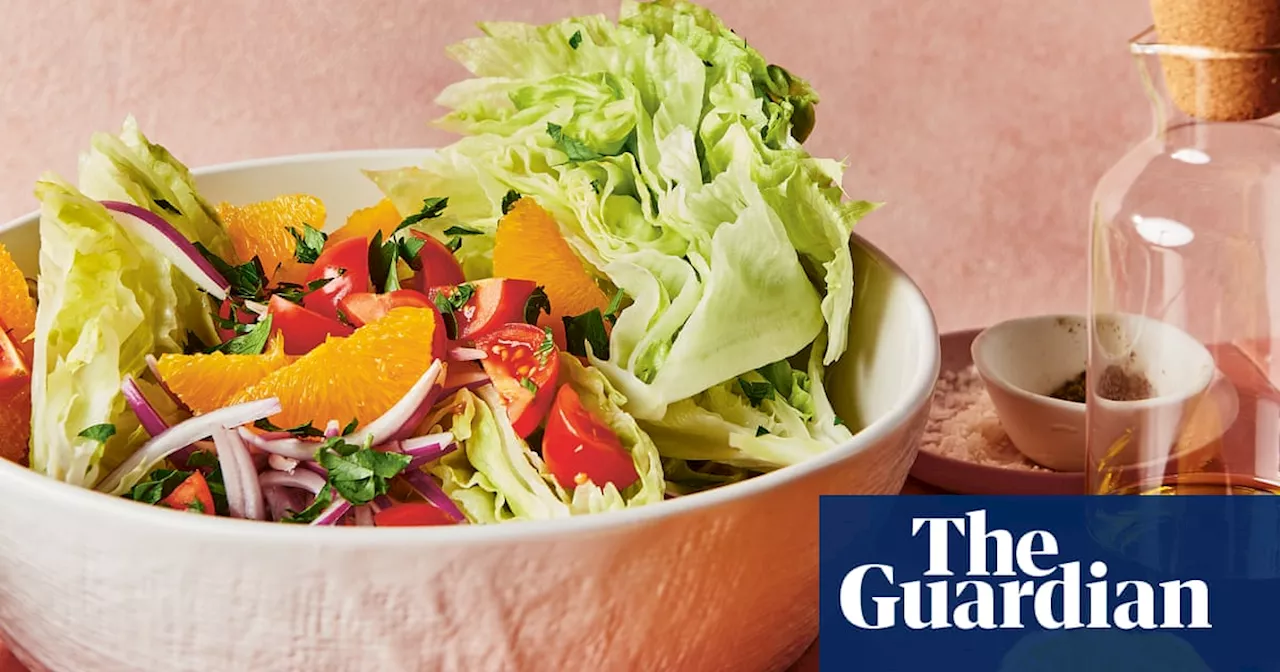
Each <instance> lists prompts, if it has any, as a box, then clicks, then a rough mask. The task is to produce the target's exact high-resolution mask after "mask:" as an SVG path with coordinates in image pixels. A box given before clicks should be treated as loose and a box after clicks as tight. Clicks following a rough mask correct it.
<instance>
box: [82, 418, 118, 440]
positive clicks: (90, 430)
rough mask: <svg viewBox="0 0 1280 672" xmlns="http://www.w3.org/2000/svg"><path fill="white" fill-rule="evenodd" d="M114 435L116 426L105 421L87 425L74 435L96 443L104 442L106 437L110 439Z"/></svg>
mask: <svg viewBox="0 0 1280 672" xmlns="http://www.w3.org/2000/svg"><path fill="white" fill-rule="evenodd" d="M115 435H116V426H115V425H113V424H111V423H109V422H107V423H103V424H101V425H94V426H92V427H87V428H85V429H84V431H82V432H80V433H79V434H77V435H76V436H79V437H80V438H82V439H88V440H90V441H96V442H98V443H106V442H107V440H108V439H110V438H111V437H113V436H115Z"/></svg>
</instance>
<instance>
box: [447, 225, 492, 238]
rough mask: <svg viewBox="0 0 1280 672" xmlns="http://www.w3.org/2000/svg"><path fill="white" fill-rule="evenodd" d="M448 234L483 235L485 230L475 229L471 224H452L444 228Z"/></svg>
mask: <svg viewBox="0 0 1280 672" xmlns="http://www.w3.org/2000/svg"><path fill="white" fill-rule="evenodd" d="M444 235H446V236H483V235H484V231H479V230H476V229H473V228H471V227H469V226H451V227H449V228H447V229H445V230H444Z"/></svg>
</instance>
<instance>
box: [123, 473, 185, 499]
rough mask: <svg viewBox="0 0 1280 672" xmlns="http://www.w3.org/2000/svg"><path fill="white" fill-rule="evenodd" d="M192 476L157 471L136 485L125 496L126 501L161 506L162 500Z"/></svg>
mask: <svg viewBox="0 0 1280 672" xmlns="http://www.w3.org/2000/svg"><path fill="white" fill-rule="evenodd" d="M190 475H191V472H189V471H177V470H175V469H156V470H155V471H153V472H151V473H150V474H147V477H146V478H144V479H143V480H141V481H139V482H138V483H137V484H136V485H134V486H133V488H132V489H131V490H129V492H127V493H125V495H124V496H125V498H126V499H132V500H133V501H135V502H142V503H143V504H159V503H160V500H162V499H164V498H165V497H168V496H169V495H171V494H173V491H174V490H176V489H177V488H178V486H179V485H181V484H182V482H183V481H185V480H187V477H188V476H190Z"/></svg>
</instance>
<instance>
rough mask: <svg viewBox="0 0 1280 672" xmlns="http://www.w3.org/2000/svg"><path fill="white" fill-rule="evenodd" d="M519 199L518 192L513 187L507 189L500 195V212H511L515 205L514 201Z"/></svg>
mask: <svg viewBox="0 0 1280 672" xmlns="http://www.w3.org/2000/svg"><path fill="white" fill-rule="evenodd" d="M518 200H520V192H518V191H516V190H515V189H509V190H508V191H507V195H506V196H503V197H502V214H504V215H505V214H507V213H508V212H511V208H513V207H515V205H516V201H518Z"/></svg>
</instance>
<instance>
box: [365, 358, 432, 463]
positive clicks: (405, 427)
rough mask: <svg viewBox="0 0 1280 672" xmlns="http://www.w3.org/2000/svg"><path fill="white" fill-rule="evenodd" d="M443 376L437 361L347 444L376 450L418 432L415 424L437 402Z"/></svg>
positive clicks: (420, 420)
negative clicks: (397, 399) (374, 447)
mask: <svg viewBox="0 0 1280 672" xmlns="http://www.w3.org/2000/svg"><path fill="white" fill-rule="evenodd" d="M444 372H445V366H444V363H443V362H441V361H440V360H438V359H437V360H436V361H434V362H432V363H431V366H430V367H428V368H427V370H426V372H425V373H423V374H422V377H421V378H419V379H418V382H416V383H414V384H413V387H411V388H409V392H408V393H406V394H405V395H404V397H402V398H401V399H400V401H397V402H396V404H395V406H392V407H391V409H390V410H388V411H387V412H386V413H383V414H382V417H380V418H378V419H377V420H374V421H373V422H371V423H369V424H368V425H365V426H364V427H362V428H361V429H358V430H356V431H355V432H354V433H353V434H352V435H351V436H350V437H349V438H348V439H347V442H348V443H352V444H355V445H357V446H363V445H365V444H366V443H372V444H373V445H375V446H378V445H382V444H384V443H386V442H387V441H391V440H394V439H398V438H401V437H403V436H405V435H406V434H407V433H408V432H412V431H413V430H415V429H417V428H418V424H419V423H421V422H422V419H423V418H425V417H427V413H429V412H430V411H431V406H432V405H433V404H434V403H435V400H436V399H438V398H439V392H440V381H441V379H442V378H443V377H444V376H443V374H444Z"/></svg>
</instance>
